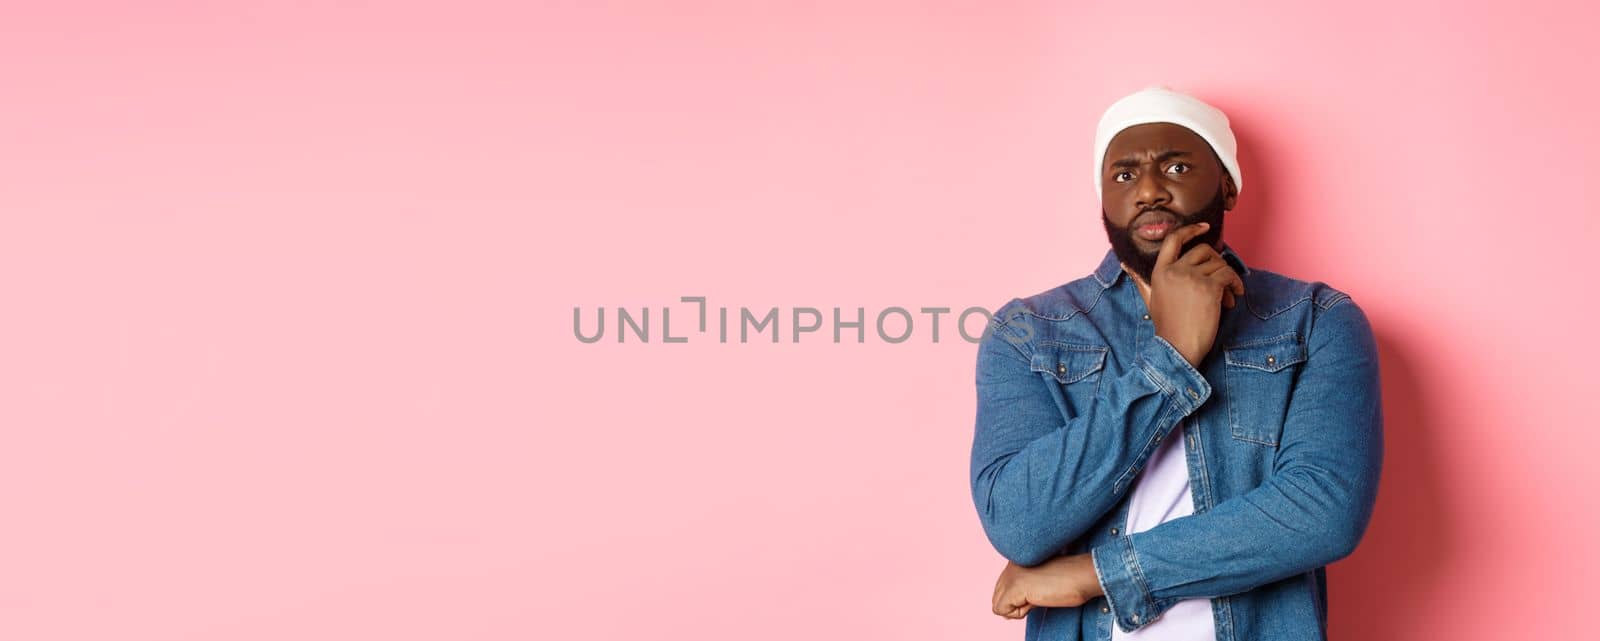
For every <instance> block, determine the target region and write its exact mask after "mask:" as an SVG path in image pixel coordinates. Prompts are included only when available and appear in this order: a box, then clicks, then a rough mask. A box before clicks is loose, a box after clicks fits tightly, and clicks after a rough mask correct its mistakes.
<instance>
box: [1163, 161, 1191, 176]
mask: <svg viewBox="0 0 1600 641" xmlns="http://www.w3.org/2000/svg"><path fill="white" fill-rule="evenodd" d="M1167 171H1170V172H1172V173H1175V174H1187V173H1189V165H1187V164H1184V163H1181V162H1175V163H1172V166H1171V167H1168V168H1167Z"/></svg>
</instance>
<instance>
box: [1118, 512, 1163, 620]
mask: <svg viewBox="0 0 1600 641" xmlns="http://www.w3.org/2000/svg"><path fill="white" fill-rule="evenodd" d="M1122 540H1123V541H1124V542H1125V543H1124V546H1123V547H1124V549H1125V550H1126V553H1127V561H1128V569H1130V570H1132V571H1133V584H1134V586H1135V587H1137V588H1139V596H1140V597H1143V598H1144V601H1145V602H1144V603H1142V604H1140V605H1145V606H1146V608H1145V609H1146V612H1145V614H1146V616H1147V617H1148V615H1149V611H1148V610H1151V609H1154V608H1155V598H1153V597H1151V596H1150V581H1149V580H1148V579H1146V578H1145V576H1144V568H1143V567H1140V566H1139V555H1138V554H1136V553H1135V552H1134V550H1133V535H1132V534H1129V535H1128V536H1125V537H1122ZM1145 623H1149V620H1148V619H1146V621H1145Z"/></svg>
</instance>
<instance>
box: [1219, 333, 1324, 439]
mask: <svg viewBox="0 0 1600 641" xmlns="http://www.w3.org/2000/svg"><path fill="white" fill-rule="evenodd" d="M1224 357H1225V360H1226V365H1225V369H1226V370H1227V379H1228V422H1229V424H1230V429H1231V431H1232V433H1233V437H1234V438H1236V439H1239V440H1242V441H1249V442H1252V443H1260V444H1262V445H1271V446H1277V445H1278V437H1279V436H1280V435H1281V434H1282V433H1283V422H1284V419H1286V418H1287V417H1288V415H1289V397H1290V395H1291V394H1293V393H1294V382H1295V378H1296V376H1297V374H1298V373H1299V371H1300V366H1301V363H1304V362H1305V360H1306V346H1305V343H1304V342H1303V341H1302V340H1301V338H1300V335H1299V334H1298V333H1292V332H1291V333H1288V334H1283V335H1280V336H1274V337H1271V338H1263V339H1259V340H1253V341H1247V342H1245V343H1241V344H1238V345H1234V346H1232V347H1229V348H1227V349H1226V350H1224Z"/></svg>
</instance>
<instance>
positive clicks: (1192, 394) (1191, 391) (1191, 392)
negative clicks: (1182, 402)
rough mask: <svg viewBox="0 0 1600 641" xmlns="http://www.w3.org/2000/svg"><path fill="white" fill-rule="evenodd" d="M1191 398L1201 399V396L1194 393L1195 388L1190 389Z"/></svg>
mask: <svg viewBox="0 0 1600 641" xmlns="http://www.w3.org/2000/svg"><path fill="white" fill-rule="evenodd" d="M1189 398H1200V395H1199V394H1196V393H1194V388H1193V387H1191V388H1189Z"/></svg>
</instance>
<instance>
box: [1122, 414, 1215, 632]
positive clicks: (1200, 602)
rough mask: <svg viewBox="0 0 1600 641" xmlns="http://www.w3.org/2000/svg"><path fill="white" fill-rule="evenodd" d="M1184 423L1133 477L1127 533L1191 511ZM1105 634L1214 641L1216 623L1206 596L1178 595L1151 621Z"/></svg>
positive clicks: (1172, 432) (1191, 503) (1148, 527)
mask: <svg viewBox="0 0 1600 641" xmlns="http://www.w3.org/2000/svg"><path fill="white" fill-rule="evenodd" d="M1184 425H1185V421H1181V420H1180V421H1178V424H1177V426H1175V427H1173V428H1172V431H1171V432H1170V433H1168V434H1167V438H1166V440H1165V441H1164V442H1162V443H1161V446H1160V447H1158V448H1156V453H1155V454H1154V455H1152V456H1151V457H1150V460H1149V462H1147V463H1145V466H1144V470H1142V471H1140V472H1139V477H1138V479H1136V480H1135V481H1134V486H1133V498H1132V499H1130V503H1129V506H1128V526H1127V527H1126V528H1125V531H1126V533H1127V534H1133V533H1135V532H1143V531H1145V530H1148V529H1150V528H1153V527H1155V526H1157V525H1160V524H1161V523H1165V522H1167V521H1171V520H1172V519H1176V518H1179V517H1183V516H1188V515H1190V514H1194V496H1193V495H1192V494H1190V493H1189V463H1188V459H1187V450H1186V448H1185V447H1184V438H1185V430H1184ZM1111 638H1112V639H1113V640H1116V639H1129V640H1132V639H1137V640H1139V641H1169V640H1170V641H1216V638H1217V626H1216V622H1215V621H1214V620H1213V619H1212V616H1211V599H1184V600H1182V601H1179V602H1177V603H1175V604H1173V606H1172V608H1171V609H1169V610H1167V611H1166V612H1163V613H1162V614H1161V616H1160V617H1159V618H1157V619H1156V620H1155V621H1151V622H1150V623H1148V624H1146V625H1145V626H1144V627H1142V628H1139V629H1138V630H1134V631H1133V632H1123V631H1122V628H1119V627H1117V624H1116V623H1115V622H1113V623H1112V624H1111Z"/></svg>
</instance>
